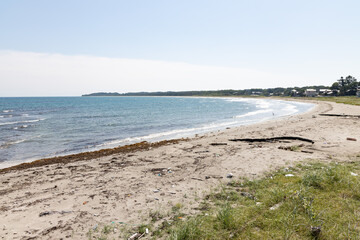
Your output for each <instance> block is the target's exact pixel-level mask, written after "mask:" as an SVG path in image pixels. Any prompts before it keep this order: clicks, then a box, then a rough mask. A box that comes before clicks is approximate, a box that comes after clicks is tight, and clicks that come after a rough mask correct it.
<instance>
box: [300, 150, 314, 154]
mask: <svg viewBox="0 0 360 240" xmlns="http://www.w3.org/2000/svg"><path fill="white" fill-rule="evenodd" d="M300 152H302V153H310V154H313V153H314V152H311V151H306V150H301V151H300Z"/></svg>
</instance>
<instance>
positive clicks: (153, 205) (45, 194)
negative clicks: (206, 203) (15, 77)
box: [0, 101, 360, 239]
mask: <svg viewBox="0 0 360 240" xmlns="http://www.w3.org/2000/svg"><path fill="white" fill-rule="evenodd" d="M313 102H314V103H316V106H315V107H314V108H313V109H312V110H311V111H309V112H307V113H304V114H299V115H294V116H290V117H286V118H281V119H276V120H272V121H266V122H262V123H258V124H254V125H248V126H241V127H237V128H230V129H226V130H223V131H218V132H213V133H208V134H205V135H199V136H196V137H194V138H191V139H186V140H179V141H169V142H164V143H163V144H158V145H156V144H154V145H146V146H145V147H143V148H140V149H136V148H134V149H128V150H126V151H118V152H111V151H103V152H101V154H103V156H100V155H101V154H97V155H96V156H95V155H94V154H92V155H91V154H90V155H86V156H84V155H82V157H80V158H79V159H76V157H75V159H74V157H73V158H71V159H70V158H69V159H70V160H69V161H67V162H66V161H58V162H56V161H55V163H54V161H50V160H49V161H45V162H42V163H41V164H40V165H39V166H36V165H35V166H31V165H26V166H24V167H22V168H23V169H20V168H14V169H9V170H3V171H2V172H0V182H1V185H0V196H1V197H0V239H67V238H68V239H87V238H88V236H87V233H88V232H89V230H91V229H96V228H97V227H100V226H103V225H105V224H111V223H112V222H114V223H123V224H124V225H127V226H131V225H138V224H145V223H148V222H150V219H151V217H150V216H149V215H151V214H150V213H152V212H154V211H162V212H166V211H169V210H170V209H171V208H172V207H173V206H174V205H175V204H177V203H181V204H182V205H183V206H184V207H183V208H184V212H185V213H186V214H187V215H191V214H194V213H196V212H197V211H198V208H197V207H198V204H199V203H200V201H201V198H202V197H203V196H205V195H206V194H207V193H208V192H209V191H211V190H212V189H214V188H215V187H217V186H219V184H221V183H226V182H228V181H230V180H231V179H230V178H227V176H228V175H229V174H232V175H233V179H234V178H239V177H247V178H258V177H261V176H262V175H263V174H264V173H266V172H269V171H271V170H274V169H276V168H279V167H283V166H292V165H294V164H297V163H299V162H302V161H308V160H309V159H316V160H320V161H351V159H352V157H353V156H354V155H356V154H358V153H359V152H360V150H359V141H360V131H358V129H360V119H359V118H358V117H351V116H324V115H321V114H339V115H360V107H358V106H351V105H344V104H336V103H329V102H321V101H319V102H315V101H313ZM285 136H286V137H299V138H304V139H308V140H311V141H313V142H314V143H311V142H309V141H304V140H301V139H298V140H296V139H282V140H276V141H264V142H261V141H255V142H249V141H229V140H230V139H243V138H276V137H285ZM294 148H296V151H291V150H293V149H294ZM88 158H90V159H88ZM78 160H81V161H78ZM49 163H52V164H49ZM185 218H186V217H185ZM119 231H120V230H119ZM118 235H119V234H118V233H113V237H114V238H116V236H118ZM150 235H151V233H150V234H149V235H148V236H147V235H145V236H144V239H146V238H150ZM110 236H112V235H110ZM116 239H117V238H116Z"/></svg>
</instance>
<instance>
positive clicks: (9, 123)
mask: <svg viewBox="0 0 360 240" xmlns="http://www.w3.org/2000/svg"><path fill="white" fill-rule="evenodd" d="M43 120H45V118H42V119H35V120H28V121H18V122H4V123H0V126H4V125H13V124H18V123H33V122H39V121H43Z"/></svg>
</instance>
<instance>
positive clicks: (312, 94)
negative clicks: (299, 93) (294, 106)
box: [305, 88, 317, 97]
mask: <svg viewBox="0 0 360 240" xmlns="http://www.w3.org/2000/svg"><path fill="white" fill-rule="evenodd" d="M305 96H307V97H316V96H317V92H316V90H315V89H311V88H309V89H306V91H305Z"/></svg>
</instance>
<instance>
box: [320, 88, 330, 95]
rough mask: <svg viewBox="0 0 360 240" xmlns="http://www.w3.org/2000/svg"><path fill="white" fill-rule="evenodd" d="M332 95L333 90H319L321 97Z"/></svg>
mask: <svg viewBox="0 0 360 240" xmlns="http://www.w3.org/2000/svg"><path fill="white" fill-rule="evenodd" d="M332 93H333V91H332V90H331V89H320V90H319V95H323V96H327V95H331V94H332Z"/></svg>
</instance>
